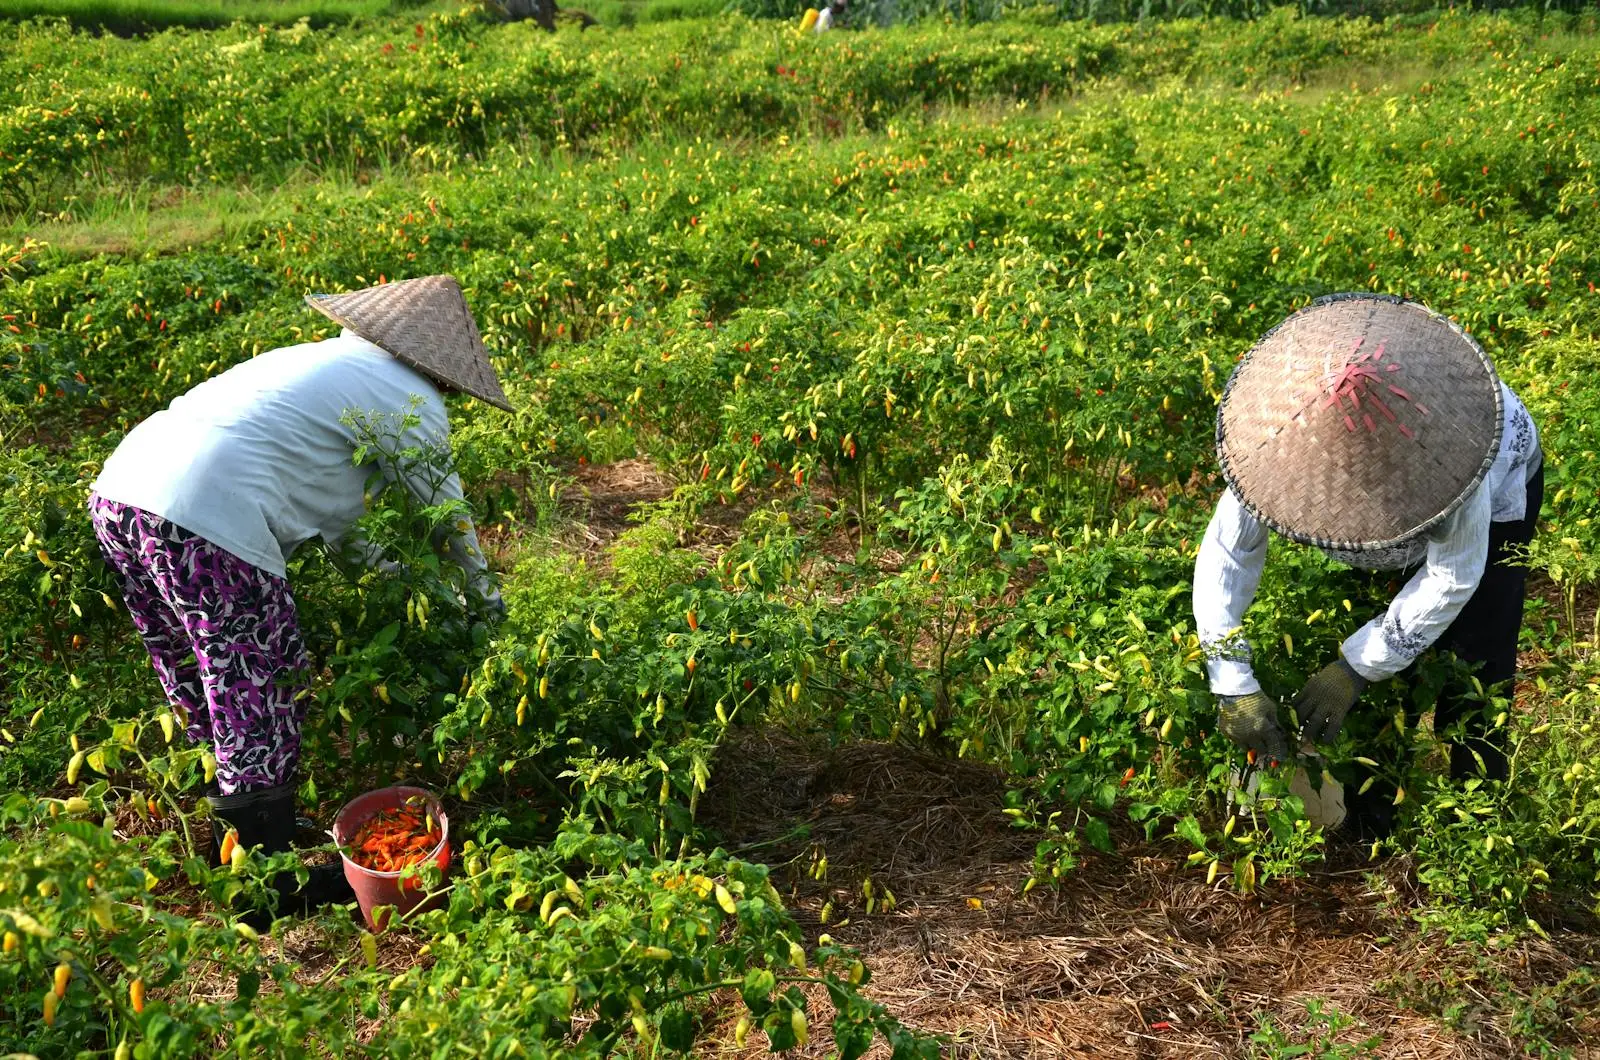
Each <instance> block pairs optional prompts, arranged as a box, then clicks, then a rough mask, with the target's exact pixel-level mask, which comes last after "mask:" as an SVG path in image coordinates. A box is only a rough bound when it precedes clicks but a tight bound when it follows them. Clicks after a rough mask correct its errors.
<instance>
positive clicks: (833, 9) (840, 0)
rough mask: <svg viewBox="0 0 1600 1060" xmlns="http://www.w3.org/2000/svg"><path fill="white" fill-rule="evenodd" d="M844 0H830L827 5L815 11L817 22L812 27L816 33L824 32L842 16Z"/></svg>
mask: <svg viewBox="0 0 1600 1060" xmlns="http://www.w3.org/2000/svg"><path fill="white" fill-rule="evenodd" d="M844 5H845V0H832V2H831V3H829V4H828V6H827V7H824V8H823V9H822V10H820V11H818V12H817V24H816V25H815V26H813V27H812V29H813V31H814V32H816V33H826V32H828V31H829V30H830V29H832V28H833V27H834V24H835V23H836V22H838V21H839V19H841V18H843V17H844Z"/></svg>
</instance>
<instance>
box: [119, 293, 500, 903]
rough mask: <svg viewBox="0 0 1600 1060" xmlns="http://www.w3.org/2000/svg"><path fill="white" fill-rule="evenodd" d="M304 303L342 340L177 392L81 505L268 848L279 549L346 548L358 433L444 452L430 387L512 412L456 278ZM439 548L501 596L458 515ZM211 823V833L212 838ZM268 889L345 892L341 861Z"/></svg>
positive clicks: (287, 814) (354, 512) (288, 794)
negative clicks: (304, 881)
mask: <svg viewBox="0 0 1600 1060" xmlns="http://www.w3.org/2000/svg"><path fill="white" fill-rule="evenodd" d="M311 304H312V306H313V307H314V308H316V309H318V310H319V311H320V312H322V313H325V314H326V315H328V316H329V317H331V318H332V319H334V320H335V321H338V322H339V323H340V324H343V325H344V331H343V333H342V334H340V335H339V336H337V337H335V338H331V339H327V340H324V341H322V342H310V343H304V344H301V345H298V346H289V347H285V348H282V349H277V350H270V351H268V352H266V353H262V354H260V355H258V356H256V357H254V358H252V359H250V360H248V361H245V362H243V363H241V364H238V365H236V366H234V367H233V368H230V369H228V370H227V371H226V372H223V373H222V374H221V375H218V376H215V377H213V378H211V379H208V380H206V381H205V382H203V383H201V384H200V385H199V386H197V387H195V388H194V389H193V390H191V391H189V392H188V393H187V394H184V395H183V396H181V397H179V398H177V399H176V400H175V401H173V403H172V405H171V406H170V407H168V408H167V409H165V410H164V411H162V412H158V413H156V414H155V415H154V416H152V417H150V418H149V419H147V420H145V421H144V422H143V423H140V424H139V425H138V426H137V427H135V428H134V429H133V430H132V431H130V432H129V434H128V436H127V437H126V438H124V439H123V441H122V443H121V444H120V445H118V446H117V449H116V451H115V452H114V453H112V455H111V456H110V458H109V459H107V461H106V465H105V468H104V470H103V471H102V472H101V474H100V477H99V478H98V479H97V480H96V481H95V484H94V492H93V495H92V496H91V497H90V500H89V513H90V518H91V520H92V521H93V523H94V530H95V537H96V538H97V539H98V540H99V542H100V550H101V552H102V553H103V554H104V556H105V559H106V562H107V563H108V564H109V565H110V566H111V568H112V569H113V570H115V571H116V573H117V575H118V577H119V578H120V579H121V582H122V595H123V599H124V600H125V601H126V602H127V605H128V611H129V614H130V615H131V616H132V618H133V623H134V626H135V628H137V629H138V631H139V634H140V636H142V637H143V638H144V642H145V646H146V647H147V648H148V649H149V651H150V660H151V662H152V663H153V664H154V666H155V671H156V676H157V677H158V678H159V679H160V681H161V686H162V688H163V689H164V690H165V691H166V694H167V698H168V699H169V700H170V701H171V703H172V705H173V707H174V709H175V710H177V711H178V713H179V714H180V715H181V716H182V718H183V720H184V727H185V730H186V731H187V733H188V735H189V738H190V739H191V740H193V741H195V742H196V743H197V744H201V745H203V746H209V747H210V748H211V750H212V753H213V754H214V755H215V757H216V763H217V773H216V782H215V788H214V789H213V790H212V791H211V792H210V793H209V801H210V803H211V808H212V811H213V813H214V814H215V815H216V817H218V818H219V819H220V821H221V823H222V824H223V825H226V826H227V828H231V829H232V830H234V831H235V832H237V834H238V839H239V842H240V844H241V845H242V846H244V847H245V848H247V849H248V848H251V847H260V848H261V849H262V850H263V851H265V852H267V853H273V852H277V851H281V850H287V849H289V847H290V843H291V840H292V838H293V836H294V832H295V809H294V794H295V787H296V784H295V779H294V775H295V767H296V765H297V764H298V761H299V757H300V722H301V719H302V717H303V716H304V711H305V702H306V697H307V695H308V694H309V684H308V680H309V674H308V672H307V670H308V659H307V656H306V650H305V644H304V641H303V640H302V638H301V635H300V628H299V625H298V624H297V622H296V619H295V606H294V599H293V597H292V596H291V595H290V593H289V583H288V581H287V580H286V575H287V562H288V558H289V556H290V555H291V554H292V553H293V552H294V550H295V549H296V548H298V547H299V546H300V545H301V544H302V543H304V542H305V541H308V540H310V539H311V538H321V539H323V540H324V541H326V542H328V543H330V544H336V545H337V544H340V543H342V542H344V541H345V540H346V538H347V535H349V532H350V529H351V527H352V526H353V524H354V523H355V522H356V520H357V519H359V518H360V517H361V515H362V513H363V512H364V511H365V508H366V495H367V490H368V486H369V483H370V479H371V477H372V476H373V474H374V473H375V471H374V468H373V467H372V466H371V465H370V464H357V462H356V459H355V458H356V454H357V452H358V451H360V450H362V448H363V445H364V443H365V442H366V441H367V440H368V439H367V438H366V437H365V433H366V432H368V431H370V430H373V429H378V430H381V431H386V432H387V431H388V430H389V429H390V428H392V431H393V437H392V438H389V439H388V441H389V443H390V444H392V445H393V446H394V447H395V449H396V450H398V451H404V450H409V449H417V450H421V451H438V450H439V449H441V448H444V447H446V446H448V442H449V431H450V424H449V420H448V418H447V417H446V415H445V410H444V402H443V399H442V397H441V394H440V391H441V390H457V391H461V392H463V393H466V394H470V395H472V396H474V397H477V398H480V399H482V400H484V401H487V402H489V403H490V404H493V405H496V406H498V407H500V408H505V409H509V408H510V406H509V404H507V402H506V397H505V394H504V392H503V391H502V390H501V389H500V384H499V382H498V381H497V380H496V379H495V374H494V369H493V367H492V366H491V365H490V363H489V358H488V353H487V351H486V350H485V349H484V347H483V343H482V340H481V339H480V338H479V336H478V329H477V327H476V325H475V324H474V323H473V321H472V314H471V312H470V310H468V308H467V304H466V300H465V299H464V298H463V297H462V294H461V289H460V287H459V286H457V285H456V282H455V281H454V280H453V279H451V278H450V277H448V276H433V277H424V278H422V279H419V280H409V281H406V282H404V283H394V284H388V285H385V286H382V287H374V288H369V289H367V290H365V291H356V292H354V293H352V294H347V295H337V296H325V297H321V298H317V299H313V300H312V302H311ZM358 422H359V423H360V424H361V426H359V427H358V426H357V423H358ZM383 473H387V474H397V475H399V476H400V477H401V479H402V481H403V484H404V485H405V486H406V487H407V488H408V489H410V490H411V492H412V493H414V494H415V495H416V496H417V497H418V498H419V499H421V500H422V501H423V502H424V503H429V504H437V503H441V502H444V501H451V500H456V501H458V500H460V499H461V483H460V481H459V480H458V479H457V478H456V476H455V475H453V474H452V475H449V476H447V477H445V478H444V479H443V480H442V481H436V480H435V479H434V478H432V477H430V476H429V474H428V473H427V472H426V471H425V470H419V471H418V472H417V474H416V477H412V475H411V474H410V473H408V472H406V471H404V470H400V471H396V470H394V469H389V470H387V471H385V472H383ZM447 546H448V550H449V552H450V556H451V559H452V560H453V561H454V562H455V563H456V564H457V565H458V566H460V567H462V568H463V569H465V570H466V571H467V572H468V575H469V577H470V578H471V579H472V580H473V583H474V588H475V589H476V590H477V594H478V595H479V596H481V597H483V598H484V599H485V600H486V601H487V602H488V603H489V604H490V606H491V607H493V606H494V605H496V604H497V603H498V600H499V597H498V595H497V594H496V593H495V592H494V591H493V587H492V584H491V582H490V581H489V578H488V575H487V569H486V565H485V563H484V560H483V556H482V555H481V553H480V552H479V551H478V542H477V537H476V535H475V534H474V533H473V530H472V527H471V524H470V523H468V524H465V525H464V526H463V527H461V528H460V529H459V532H458V533H456V534H455V535H454V536H453V537H451V538H450V539H449V541H448V542H447ZM223 831H224V829H223V828H221V827H214V828H213V829H212V833H213V849H214V850H215V849H218V848H219V846H220V841H221V836H222V833H223ZM276 886H277V889H278V891H279V892H280V894H281V895H283V896H285V897H290V898H292V899H294V900H295V901H296V902H297V903H298V904H300V905H311V904H316V903H319V902H321V901H336V900H345V899H347V898H348V897H349V890H348V886H347V885H345V884H344V878H343V875H342V874H341V873H340V872H339V871H338V867H337V866H333V867H332V868H331V869H320V868H319V870H314V871H313V875H312V882H311V883H309V884H308V885H307V886H306V887H305V888H304V889H300V890H296V889H295V883H294V880H293V877H292V875H291V874H287V873H286V874H284V876H283V877H282V878H280V879H279V880H278V881H276Z"/></svg>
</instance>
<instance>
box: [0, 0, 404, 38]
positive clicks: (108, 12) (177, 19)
mask: <svg viewBox="0 0 1600 1060" xmlns="http://www.w3.org/2000/svg"><path fill="white" fill-rule="evenodd" d="M426 2H427V0H227V2H224V0H0V20H3V19H26V18H49V17H58V18H66V19H69V20H71V22H72V24H73V25H75V26H80V27H82V28H84V29H99V30H104V31H106V32H110V33H115V34H117V35H119V36H132V35H134V34H139V33H149V32H153V31H157V30H163V29H174V28H183V29H215V28H217V27H220V26H226V25H229V24H230V23H234V22H247V23H262V24H266V25H277V26H287V25H292V24H294V23H296V22H298V21H300V20H301V19H306V20H307V21H308V22H309V23H310V24H311V25H312V26H317V27H321V26H330V25H339V24H344V23H348V22H353V21H356V20H358V19H370V18H378V17H380V16H383V15H388V14H393V13H396V12H398V11H402V10H406V9H410V8H415V7H419V6H422V5H423V4H425V3H426Z"/></svg>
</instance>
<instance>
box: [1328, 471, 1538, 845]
mask: <svg viewBox="0 0 1600 1060" xmlns="http://www.w3.org/2000/svg"><path fill="white" fill-rule="evenodd" d="M1543 503H1544V468H1542V467H1541V468H1540V469H1539V470H1538V471H1537V472H1535V474H1534V476H1533V478H1532V479H1531V480H1530V481H1529V482H1528V503H1527V509H1526V513H1525V514H1524V515H1523V517H1522V518H1521V519H1519V520H1517V521H1516V522H1508V523H1494V524H1493V525H1492V526H1491V527H1490V528H1489V562H1488V564H1487V566H1485V568H1484V571H1483V579H1482V580H1481V581H1479V582H1478V588H1477V591H1476V592H1474V593H1473V594H1472V598H1471V599H1470V600H1468V601H1467V604H1466V606H1465V607H1463V608H1462V609H1461V613H1460V614H1459V615H1457V616H1456V620H1455V621H1454V622H1452V623H1451V624H1450V628H1449V629H1447V630H1446V631H1445V632H1444V635H1443V636H1441V637H1440V638H1439V640H1438V641H1437V643H1436V644H1435V645H1434V650H1435V651H1438V652H1449V653H1451V654H1453V655H1454V656H1455V658H1456V659H1457V660H1458V661H1460V662H1461V663H1464V664H1465V669H1466V670H1470V673H1471V675H1472V676H1476V677H1477V679H1478V681H1479V682H1480V683H1481V684H1482V685H1483V688H1484V690H1485V691H1486V692H1487V691H1490V690H1491V689H1492V688H1494V686H1497V685H1499V686H1502V687H1501V688H1500V689H1498V692H1499V694H1500V695H1503V696H1506V697H1509V696H1510V695H1511V687H1510V682H1511V681H1512V679H1513V678H1515V677H1516V674H1517V640H1518V637H1519V635H1520V634H1521V632H1522V606H1523V601H1524V600H1525V598H1526V596H1527V582H1528V569H1527V568H1526V567H1524V566H1521V565H1520V561H1519V559H1518V557H1517V555H1516V552H1517V550H1518V549H1519V547H1520V546H1523V545H1526V544H1527V543H1528V542H1530V541H1532V540H1533V534H1534V528H1535V526H1536V525H1537V524H1538V520H1539V508H1540V506H1541V505H1542V504H1543ZM1408 573H1409V572H1408ZM1399 680H1401V681H1403V682H1405V683H1407V684H1408V685H1413V686H1415V685H1416V683H1417V680H1418V674H1417V667H1416V666H1415V665H1413V666H1412V667H1411V668H1410V669H1408V670H1406V671H1405V672H1404V673H1402V674H1401V675H1400V677H1399ZM1432 706H1433V727H1434V731H1435V732H1436V733H1438V734H1439V736H1440V737H1441V738H1442V739H1443V740H1444V741H1445V744H1446V746H1447V747H1448V748H1449V752H1450V775H1451V777H1453V778H1455V779H1457V780H1464V779H1466V778H1468V777H1473V776H1483V777H1487V778H1488V779H1490V780H1504V779H1505V778H1506V775H1507V772H1508V767H1507V763H1506V749H1505V730H1504V729H1501V730H1499V731H1498V732H1491V731H1490V720H1491V719H1490V718H1489V717H1488V716H1487V712H1486V711H1485V704H1484V703H1483V701H1482V700H1481V699H1480V698H1478V697H1477V694H1476V692H1475V690H1474V689H1473V687H1472V682H1471V680H1470V677H1469V676H1467V674H1466V673H1464V672H1457V673H1456V674H1454V675H1452V676H1451V677H1450V678H1449V679H1447V680H1446V682H1445V684H1444V686H1443V687H1442V688H1441V689H1440V690H1439V693H1438V696H1437V698H1436V699H1434V701H1433V704H1432ZM1426 707H1427V703H1425V702H1424V703H1421V704H1414V705H1413V707H1412V708H1411V709H1410V710H1409V711H1408V713H1409V714H1410V721H1411V723H1412V724H1413V725H1415V724H1416V723H1417V721H1418V720H1419V718H1420V717H1421V714H1422V713H1423V711H1424V710H1425V709H1426ZM1360 711H1361V707H1360V706H1359V705H1358V706H1357V707H1356V708H1355V712H1357V713H1359V712H1360ZM1372 720H1375V721H1377V723H1378V724H1379V725H1381V724H1382V719H1372ZM1352 735H1356V733H1353V734H1352ZM1369 754H1370V757H1372V758H1374V759H1377V760H1379V761H1380V762H1381V761H1383V760H1384V759H1388V765H1389V766H1390V767H1391V769H1390V770H1382V769H1381V767H1380V771H1379V772H1380V773H1381V772H1392V771H1393V767H1394V766H1397V765H1399V764H1400V763H1399V762H1397V761H1396V760H1395V758H1394V756H1393V755H1392V754H1389V755H1382V754H1377V753H1370V752H1369ZM1480 759H1481V760H1482V765H1481V766H1480V764H1479V760H1480ZM1357 768H1358V769H1360V768H1361V767H1357ZM1370 775H1371V771H1369V770H1361V771H1360V772H1358V773H1357V774H1356V776H1355V777H1354V778H1353V783H1352V784H1347V785H1346V791H1347V796H1346V800H1345V801H1346V805H1347V806H1348V808H1349V811H1350V816H1351V819H1352V824H1353V825H1355V826H1356V829H1357V830H1358V831H1360V832H1362V833H1367V834H1370V835H1372V836H1373V837H1376V836H1378V835H1383V834H1387V832H1388V829H1389V825H1390V823H1391V820H1392V816H1393V804H1394V795H1395V788H1394V784H1393V782H1392V781H1387V780H1384V779H1381V778H1380V779H1379V780H1377V781H1376V782H1374V784H1373V785H1372V787H1371V788H1370V789H1369V790H1368V791H1367V794H1366V795H1360V794H1357V790H1358V789H1359V788H1360V786H1361V784H1362V783H1363V782H1364V781H1365V780H1366V778H1367V777H1368V776H1370Z"/></svg>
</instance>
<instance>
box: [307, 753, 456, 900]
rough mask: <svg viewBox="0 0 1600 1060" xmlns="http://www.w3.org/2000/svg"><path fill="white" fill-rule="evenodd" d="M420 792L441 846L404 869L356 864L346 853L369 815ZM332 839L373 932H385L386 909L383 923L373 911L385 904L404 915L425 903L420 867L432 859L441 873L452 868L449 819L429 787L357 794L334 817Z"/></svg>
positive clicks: (385, 789) (394, 805)
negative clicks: (432, 817) (432, 819)
mask: <svg viewBox="0 0 1600 1060" xmlns="http://www.w3.org/2000/svg"><path fill="white" fill-rule="evenodd" d="M419 795H420V796H421V797H422V798H424V799H425V800H427V806H428V809H429V811H430V812H432V814H433V816H434V819H435V820H437V821H438V822H439V845H438V846H437V847H435V848H434V849H433V850H432V851H431V852H430V853H429V854H428V856H427V857H426V858H423V859H422V860H421V861H420V862H418V864H417V865H416V866H415V867H413V868H410V869H406V870H404V871H401V872H378V871H375V870H373V869H369V868H366V867H365V866H363V865H358V864H356V863H355V862H354V861H351V860H350V858H349V857H348V856H347V855H346V854H345V853H344V851H345V850H346V849H347V848H348V847H349V846H350V842H351V840H352V838H353V837H354V836H355V834H356V832H357V831H358V830H359V829H360V827H361V826H362V824H364V823H365V822H366V820H367V818H369V817H371V816H372V815H373V814H375V813H378V812H380V811H382V810H392V809H395V808H397V807H399V806H402V805H404V803H405V801H406V800H407V799H409V798H412V797H414V796H419ZM333 841H334V842H335V843H337V844H339V856H340V857H341V858H343V859H344V878H345V879H346V880H349V881H350V888H351V890H353V891H355V892H356V901H357V902H359V903H360V904H361V915H362V916H363V917H365V918H366V921H367V926H368V927H370V928H371V929H372V930H373V931H382V930H383V928H384V927H385V925H387V923H388V921H389V919H390V914H388V913H387V911H383V913H384V915H383V916H382V917H381V920H382V923H379V922H377V921H375V920H374V919H373V912H374V910H380V909H381V907H382V906H393V907H394V911H395V913H398V914H399V915H400V916H401V917H404V916H406V915H407V914H409V913H411V912H412V911H413V910H415V909H417V908H418V907H419V906H422V904H423V902H424V900H425V899H426V898H427V890H426V888H425V886H424V885H423V882H422V879H421V875H420V873H419V872H418V870H419V869H420V868H422V867H424V866H426V865H427V864H428V863H429V862H430V861H431V862H432V863H433V864H435V865H437V866H439V871H440V872H448V871H449V869H450V818H449V817H447V816H446V815H445V812H444V807H443V806H441V805H439V800H438V799H437V798H435V797H434V795H433V792H431V791H428V790H427V789H426V788H413V787H408V786H406V785H403V784H397V785H395V786H394V787H388V788H379V789H378V790H376V791H369V792H367V793H366V794H365V795H360V796H357V797H356V798H354V799H352V800H351V801H350V802H349V803H348V804H346V806H345V808H344V809H342V810H340V811H339V816H338V817H336V818H335V819H334V822H333ZM437 902H438V898H437V897H436V898H435V899H434V900H433V901H432V902H429V903H428V906H427V908H431V907H432V906H433V905H434V904H436V903H437Z"/></svg>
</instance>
